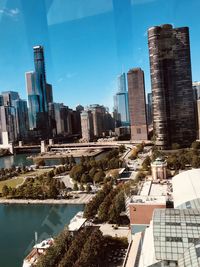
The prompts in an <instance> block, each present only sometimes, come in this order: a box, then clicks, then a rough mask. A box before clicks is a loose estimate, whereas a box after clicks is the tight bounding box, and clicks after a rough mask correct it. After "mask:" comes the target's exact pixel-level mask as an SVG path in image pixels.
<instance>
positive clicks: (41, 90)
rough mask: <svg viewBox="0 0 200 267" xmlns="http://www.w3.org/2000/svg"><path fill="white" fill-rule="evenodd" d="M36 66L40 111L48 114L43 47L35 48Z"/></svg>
mask: <svg viewBox="0 0 200 267" xmlns="http://www.w3.org/2000/svg"><path fill="white" fill-rule="evenodd" d="M33 51H34V65H35V82H36V87H35V89H36V94H38V95H39V110H40V112H47V111H48V105H47V95H46V73H45V62H44V50H43V47H42V46H40V45H39V46H34V47H33Z"/></svg>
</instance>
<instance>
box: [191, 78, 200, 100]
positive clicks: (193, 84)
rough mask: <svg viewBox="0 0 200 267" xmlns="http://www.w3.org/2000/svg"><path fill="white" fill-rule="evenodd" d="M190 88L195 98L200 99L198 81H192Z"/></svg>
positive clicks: (199, 84) (199, 83)
mask: <svg viewBox="0 0 200 267" xmlns="http://www.w3.org/2000/svg"><path fill="white" fill-rule="evenodd" d="M192 88H193V93H194V98H195V100H198V99H200V82H193V83H192Z"/></svg>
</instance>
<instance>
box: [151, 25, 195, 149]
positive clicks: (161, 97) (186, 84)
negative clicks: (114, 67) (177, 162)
mask: <svg viewBox="0 0 200 267" xmlns="http://www.w3.org/2000/svg"><path fill="white" fill-rule="evenodd" d="M148 45H149V58H150V68H151V85H152V103H153V126H154V133H155V137H156V145H157V146H159V147H160V148H161V149H162V148H171V146H172V144H173V143H178V144H180V145H181V146H182V147H186V146H190V145H191V143H192V142H193V141H194V140H195V139H196V122H195V112H194V109H195V107H194V94H193V90H192V76H191V60H190V41H189V29H188V27H182V28H173V27H172V25H169V24H165V25H161V26H155V27H152V28H150V29H149V30H148Z"/></svg>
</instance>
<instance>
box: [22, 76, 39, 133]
mask: <svg viewBox="0 0 200 267" xmlns="http://www.w3.org/2000/svg"><path fill="white" fill-rule="evenodd" d="M35 77H36V76H35V72H33V71H30V72H26V73H25V79H26V90H27V94H28V108H29V112H28V114H29V126H30V129H31V130H33V129H36V128H37V119H38V118H37V114H38V113H39V112H40V108H39V95H38V94H37V93H36V82H35V81H36V80H35Z"/></svg>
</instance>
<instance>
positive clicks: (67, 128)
mask: <svg viewBox="0 0 200 267" xmlns="http://www.w3.org/2000/svg"><path fill="white" fill-rule="evenodd" d="M72 112H73V111H72V110H71V109H69V108H68V107H67V106H65V105H63V104H62V103H49V118H50V125H51V128H52V131H53V136H55V135H62V136H69V135H72V121H71V120H72V117H71V116H72Z"/></svg>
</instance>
